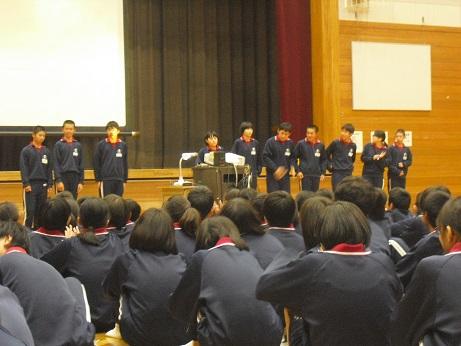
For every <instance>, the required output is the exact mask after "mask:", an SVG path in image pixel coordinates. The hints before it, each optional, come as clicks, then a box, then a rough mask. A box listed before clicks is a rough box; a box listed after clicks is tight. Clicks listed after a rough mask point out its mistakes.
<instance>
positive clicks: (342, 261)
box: [256, 202, 401, 346]
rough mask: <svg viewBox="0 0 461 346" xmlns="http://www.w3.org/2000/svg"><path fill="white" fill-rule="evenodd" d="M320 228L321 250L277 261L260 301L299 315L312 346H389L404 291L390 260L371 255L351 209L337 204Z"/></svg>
mask: <svg viewBox="0 0 461 346" xmlns="http://www.w3.org/2000/svg"><path fill="white" fill-rule="evenodd" d="M317 225H318V227H319V230H318V231H319V240H320V244H321V245H320V247H321V250H320V251H315V252H309V253H307V254H303V255H301V256H300V257H299V258H297V259H296V260H294V261H291V262H290V259H289V256H288V258H286V257H285V256H279V257H277V258H276V259H275V260H274V261H273V262H272V263H271V264H270V265H269V267H268V268H267V269H266V271H265V272H264V273H263V275H262V276H261V279H260V280H259V282H258V286H257V288H256V296H257V297H258V299H262V300H265V301H269V302H271V303H273V304H280V305H283V306H285V307H287V308H290V309H291V310H293V311H301V316H302V318H303V320H304V323H305V325H306V332H307V338H308V343H307V344H309V345H313V346H316V345H342V346H348V345H351V346H352V345H353V346H356V345H373V346H380V345H383V346H384V345H385V346H387V345H389V343H390V340H389V326H390V318H391V313H392V310H393V309H394V307H395V305H396V303H397V301H398V300H399V298H400V296H401V287H400V283H399V281H398V279H397V277H396V275H395V272H394V267H393V263H392V262H391V260H390V259H389V257H388V256H387V255H385V254H383V253H372V252H370V251H367V245H368V243H369V240H370V226H369V224H368V220H367V219H366V217H365V216H364V215H363V213H362V212H361V211H360V209H359V208H357V207H356V206H355V205H353V204H352V203H348V202H335V203H334V204H332V205H329V206H327V207H326V208H325V210H324V212H323V213H322V216H321V219H320V220H319V222H318V223H317Z"/></svg>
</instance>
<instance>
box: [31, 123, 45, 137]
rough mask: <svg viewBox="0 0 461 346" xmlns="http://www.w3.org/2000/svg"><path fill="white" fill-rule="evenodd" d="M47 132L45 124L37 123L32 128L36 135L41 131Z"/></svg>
mask: <svg viewBox="0 0 461 346" xmlns="http://www.w3.org/2000/svg"><path fill="white" fill-rule="evenodd" d="M42 131H43V132H46V130H45V128H44V127H43V126H40V125H37V126H34V127H33V128H32V133H33V134H34V135H36V134H37V133H39V132H42Z"/></svg>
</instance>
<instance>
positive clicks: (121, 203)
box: [104, 194, 133, 250]
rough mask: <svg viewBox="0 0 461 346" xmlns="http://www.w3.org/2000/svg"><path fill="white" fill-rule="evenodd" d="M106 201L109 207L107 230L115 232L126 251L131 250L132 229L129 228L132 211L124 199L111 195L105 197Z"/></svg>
mask: <svg viewBox="0 0 461 346" xmlns="http://www.w3.org/2000/svg"><path fill="white" fill-rule="evenodd" d="M104 201H105V202H106V203H107V205H108V206H109V215H110V218H109V225H108V227H107V230H108V231H109V232H114V233H115V234H117V236H118V237H119V238H120V240H121V242H122V244H123V247H124V250H128V249H129V245H128V244H129V242H130V236H131V231H132V230H133V229H132V228H131V227H127V224H128V223H129V222H130V209H129V206H128V203H126V201H125V199H124V198H123V197H120V196H117V195H114V194H111V195H107V196H106V197H104Z"/></svg>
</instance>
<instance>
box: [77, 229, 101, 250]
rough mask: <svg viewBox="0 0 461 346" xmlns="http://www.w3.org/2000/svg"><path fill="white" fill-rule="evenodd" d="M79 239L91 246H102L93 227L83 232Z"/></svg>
mask: <svg viewBox="0 0 461 346" xmlns="http://www.w3.org/2000/svg"><path fill="white" fill-rule="evenodd" d="M77 237H79V238H80V239H81V240H82V241H83V242H85V243H87V244H90V245H95V246H99V244H100V242H99V239H98V237H96V234H94V227H93V226H89V227H87V228H86V229H84V230H83V232H80V234H79V235H78V236H77Z"/></svg>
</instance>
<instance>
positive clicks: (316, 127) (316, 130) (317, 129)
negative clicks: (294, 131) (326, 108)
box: [306, 124, 319, 133]
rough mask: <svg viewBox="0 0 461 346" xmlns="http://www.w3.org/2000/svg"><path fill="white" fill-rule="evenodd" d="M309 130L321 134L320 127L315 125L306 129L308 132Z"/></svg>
mask: <svg viewBox="0 0 461 346" xmlns="http://www.w3.org/2000/svg"><path fill="white" fill-rule="evenodd" d="M308 129H314V131H315V132H316V133H317V132H319V127H318V126H317V125H314V124H312V125H308V126H307V127H306V130H308Z"/></svg>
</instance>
